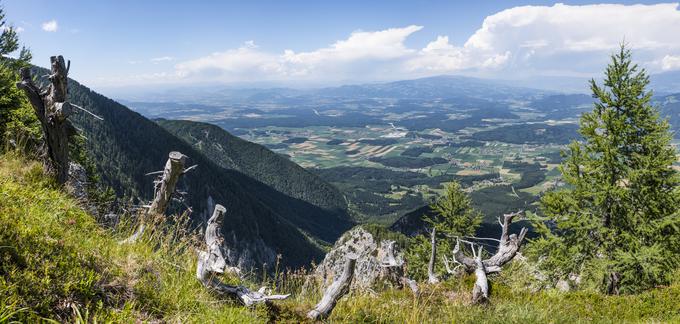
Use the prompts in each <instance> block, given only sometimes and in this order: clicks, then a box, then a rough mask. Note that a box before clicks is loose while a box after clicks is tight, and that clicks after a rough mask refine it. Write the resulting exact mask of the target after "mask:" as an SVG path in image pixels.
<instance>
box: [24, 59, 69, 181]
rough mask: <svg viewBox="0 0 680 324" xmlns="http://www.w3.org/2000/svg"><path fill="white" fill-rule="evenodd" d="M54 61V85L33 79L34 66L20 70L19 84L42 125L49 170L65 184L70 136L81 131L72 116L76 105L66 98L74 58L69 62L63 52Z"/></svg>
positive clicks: (52, 63)
mask: <svg viewBox="0 0 680 324" xmlns="http://www.w3.org/2000/svg"><path fill="white" fill-rule="evenodd" d="M50 63H51V73H50V75H49V76H48V79H49V81H50V85H49V86H48V87H47V88H46V89H41V88H39V87H37V86H36V85H35V84H34V83H33V78H32V76H31V70H30V69H29V68H27V67H25V68H22V69H21V70H20V74H21V82H18V83H17V84H16V85H17V88H19V89H22V90H24V92H25V93H26V96H27V97H28V100H29V102H30V103H31V106H33V111H34V112H35V114H36V116H37V117H38V120H39V121H40V125H41V126H42V129H43V134H44V135H45V144H46V146H47V156H48V157H49V165H48V167H49V170H50V171H51V172H54V173H55V175H56V178H57V181H58V182H59V183H60V184H65V183H66V181H68V171H69V155H68V152H69V147H68V143H69V138H70V137H71V136H72V135H75V134H77V131H76V129H75V127H73V125H72V124H71V122H70V121H69V120H68V117H69V116H70V115H71V114H72V113H73V106H72V105H71V104H70V103H69V102H67V101H66V99H67V94H68V91H67V86H68V71H69V68H70V67H71V62H70V61H69V62H68V63H65V62H64V58H63V57H62V56H61V55H59V56H52V57H50Z"/></svg>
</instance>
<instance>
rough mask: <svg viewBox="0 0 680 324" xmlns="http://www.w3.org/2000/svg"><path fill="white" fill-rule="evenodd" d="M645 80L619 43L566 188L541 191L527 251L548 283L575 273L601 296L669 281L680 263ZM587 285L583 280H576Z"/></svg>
mask: <svg viewBox="0 0 680 324" xmlns="http://www.w3.org/2000/svg"><path fill="white" fill-rule="evenodd" d="M648 85H649V77H648V76H647V74H646V72H645V70H644V69H641V68H640V67H638V66H637V65H636V64H634V63H633V62H632V60H631V52H630V50H629V49H627V48H626V46H625V45H621V48H620V50H619V51H618V52H617V53H615V54H614V55H612V57H611V62H610V63H609V65H608V66H607V68H606V70H605V76H604V84H603V85H602V86H601V85H598V83H597V82H595V81H594V80H591V81H590V88H591V90H592V94H593V97H594V98H595V99H596V101H595V103H594V108H593V110H592V111H591V112H588V113H584V114H583V115H582V116H581V120H580V129H579V133H580V134H581V136H582V139H581V140H580V141H573V142H572V143H571V144H570V145H569V147H568V150H567V151H566V152H564V153H563V154H564V156H565V159H564V162H563V163H562V165H561V166H560V170H561V172H562V177H563V180H564V181H565V182H566V184H567V186H566V187H565V188H564V189H560V190H556V191H553V192H549V193H547V194H546V195H545V196H544V197H543V198H542V200H541V210H542V212H543V214H544V215H545V216H546V217H547V220H548V221H547V222H546V221H545V219H544V220H542V221H540V222H537V223H536V226H537V228H538V230H539V232H540V233H541V234H543V235H542V237H541V238H539V239H537V240H536V241H534V244H533V248H534V249H535V250H536V251H538V252H539V254H540V255H541V260H542V261H541V265H542V267H543V268H544V269H546V270H550V271H549V273H550V274H551V275H552V276H553V277H554V278H555V279H557V278H566V277H568V276H570V275H572V276H573V275H577V276H580V277H581V278H583V279H585V280H590V282H591V283H593V284H594V286H596V287H599V289H601V290H602V291H604V292H606V293H608V294H619V293H634V292H638V291H641V290H644V289H647V288H651V287H654V286H655V285H660V284H666V283H668V282H670V280H671V278H672V276H673V275H674V271H675V270H676V269H677V267H678V265H680V231H679V229H680V214H679V212H678V210H679V209H680V191H679V189H678V184H679V183H680V178H679V177H678V173H677V172H676V171H675V170H673V168H672V164H673V162H674V161H675V160H676V152H675V150H674V148H673V147H672V146H671V139H672V135H671V133H670V131H669V125H668V122H667V121H666V120H663V119H661V118H660V117H659V112H658V110H657V108H656V107H655V106H653V105H652V104H651V99H652V92H651V91H649V90H647V86H648ZM582 281H584V280H582Z"/></svg>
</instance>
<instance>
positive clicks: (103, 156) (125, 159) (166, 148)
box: [35, 71, 349, 268]
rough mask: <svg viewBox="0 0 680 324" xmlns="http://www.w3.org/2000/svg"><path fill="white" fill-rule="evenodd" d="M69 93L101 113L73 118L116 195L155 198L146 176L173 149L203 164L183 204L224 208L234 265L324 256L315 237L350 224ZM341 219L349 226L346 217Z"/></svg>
mask: <svg viewBox="0 0 680 324" xmlns="http://www.w3.org/2000/svg"><path fill="white" fill-rule="evenodd" d="M35 74H36V75H44V74H45V73H44V71H37V73H35ZM69 96H70V100H71V102H73V103H75V104H77V105H80V106H83V107H86V108H87V109H89V110H90V111H92V112H93V113H95V114H97V115H99V116H101V117H103V118H104V121H100V120H96V119H94V118H91V117H90V116H87V115H85V114H76V115H75V116H73V117H72V120H73V121H74V124H75V125H76V126H77V127H78V128H80V129H81V130H82V132H83V135H84V136H85V137H86V138H87V141H86V146H87V149H88V151H89V152H90V154H91V155H92V158H93V160H94V162H95V163H96V165H97V169H98V171H99V173H100V174H101V175H102V179H103V180H104V182H105V183H106V184H108V185H110V186H111V187H113V188H114V189H115V191H116V192H117V193H118V194H119V195H125V196H127V197H135V198H141V199H143V200H144V199H150V198H151V195H152V193H153V182H152V180H153V178H152V177H148V176H145V174H146V173H148V172H152V171H157V170H160V169H162V167H163V165H164V163H165V161H166V160H167V156H168V152H170V151H180V152H182V153H184V154H185V155H187V156H188V157H189V158H190V160H189V163H190V164H197V165H198V168H196V169H195V170H194V171H192V172H191V173H190V174H187V175H186V176H184V177H183V179H182V181H181V183H180V187H181V188H182V189H183V191H187V192H188V199H187V201H186V203H187V204H188V205H189V206H191V208H192V210H193V213H192V218H193V219H194V221H195V222H196V223H195V224H201V223H202V222H204V221H205V219H206V215H209V213H210V208H211V207H212V206H213V204H215V203H219V204H222V205H224V206H226V207H227V214H228V215H229V217H230V219H229V221H226V222H225V229H224V230H225V232H226V233H230V235H227V237H228V238H230V239H231V240H230V242H227V244H226V245H227V246H228V247H229V248H230V250H231V253H230V261H231V262H233V263H237V264H240V265H241V266H242V267H244V268H252V267H260V266H262V265H263V264H264V263H266V264H268V265H269V266H272V265H273V264H274V263H275V262H276V256H277V254H281V255H282V256H283V259H282V262H283V263H284V264H285V265H289V266H295V267H297V266H302V265H307V264H308V262H309V261H310V260H316V259H318V258H320V257H321V256H322V255H323V254H322V253H323V252H322V250H321V248H319V247H318V243H316V242H313V241H312V240H321V241H325V242H332V241H334V240H335V238H336V237H337V236H339V235H340V234H341V233H342V231H343V230H344V229H345V228H344V227H343V226H337V227H336V228H329V227H326V226H320V225H319V224H322V223H323V220H324V218H331V219H338V216H337V213H336V212H330V211H328V210H325V209H322V208H320V207H318V206H315V205H312V204H310V203H308V202H305V201H303V200H300V199H296V198H293V197H290V196H288V195H286V194H283V193H281V192H279V191H276V190H274V189H272V188H271V187H269V186H267V185H265V184H263V183H262V182H259V181H257V180H255V179H253V178H250V177H248V176H247V175H245V174H243V173H241V172H238V171H235V170H230V169H225V168H222V167H220V166H219V165H217V164H216V163H214V162H212V161H210V159H208V158H206V157H205V156H204V155H203V154H201V153H200V152H199V151H198V150H195V149H194V148H193V147H192V146H191V145H189V144H187V143H186V142H184V141H182V140H181V139H179V138H177V137H175V136H173V135H172V134H170V133H169V132H167V131H166V130H164V129H163V128H162V127H160V126H158V125H157V124H156V123H154V122H152V121H150V120H148V119H146V118H144V117H143V116H141V115H140V114H138V113H135V112H133V111H131V110H129V109H128V108H127V107H125V106H123V105H121V104H119V103H117V102H115V101H113V100H111V99H109V98H106V97H104V96H102V95H100V94H98V93H95V92H93V91H91V90H90V89H88V88H87V87H85V86H82V85H80V84H79V83H77V82H76V81H73V80H70V81H69ZM337 222H338V223H340V224H345V226H349V222H348V221H345V222H344V223H343V221H342V220H338V221H337ZM296 225H297V226H296ZM298 226H300V227H302V228H298ZM310 238H311V240H310Z"/></svg>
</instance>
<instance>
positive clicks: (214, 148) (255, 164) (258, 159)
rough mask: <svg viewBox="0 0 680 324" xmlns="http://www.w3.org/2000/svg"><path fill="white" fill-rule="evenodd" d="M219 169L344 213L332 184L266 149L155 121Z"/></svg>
mask: <svg viewBox="0 0 680 324" xmlns="http://www.w3.org/2000/svg"><path fill="white" fill-rule="evenodd" d="M156 122H157V123H158V124H159V125H161V126H162V127H163V128H165V129H166V130H168V131H169V132H170V133H172V134H174V135H175V136H177V137H179V138H181V139H183V140H185V141H186V142H188V143H189V144H191V145H193V147H194V148H195V149H197V150H199V151H201V152H202V153H203V154H204V155H205V156H207V157H208V158H210V159H211V160H213V161H214V162H215V163H217V164H219V165H220V166H222V167H224V168H228V169H233V170H236V171H240V172H242V173H243V174H246V175H248V176H250V177H252V178H254V179H256V180H258V181H260V182H262V183H264V184H267V185H269V186H271V187H272V188H274V189H276V190H278V191H280V192H282V193H285V194H287V195H289V196H291V197H295V198H297V199H301V200H304V201H306V202H309V203H311V204H314V205H317V206H320V207H322V208H326V209H331V210H338V211H344V210H345V209H346V208H347V203H346V202H345V199H344V197H343V196H342V194H341V193H340V191H338V189H336V188H335V187H333V186H332V185H330V184H329V183H327V182H325V181H323V180H322V179H321V178H319V177H318V176H317V175H315V174H313V173H311V172H309V171H307V170H306V169H304V168H302V167H301V166H299V165H297V164H295V163H294V162H292V161H290V160H289V159H287V158H285V157H283V156H281V155H280V154H277V153H275V152H272V151H271V150H269V149H267V148H266V147H264V146H262V145H259V144H256V143H252V142H248V141H246V140H243V139H241V138H240V137H237V136H234V135H232V134H230V133H229V132H227V131H225V130H224V129H222V128H220V127H218V126H215V125H212V124H207V123H201V122H193V121H186V120H165V119H160V120H157V121H156Z"/></svg>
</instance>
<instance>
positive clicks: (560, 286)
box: [555, 280, 570, 292]
mask: <svg viewBox="0 0 680 324" xmlns="http://www.w3.org/2000/svg"><path fill="white" fill-rule="evenodd" d="M555 288H556V289H557V290H559V291H561V292H567V291H569V289H570V287H569V282H568V281H566V280H559V281H558V282H557V283H556V284H555Z"/></svg>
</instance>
